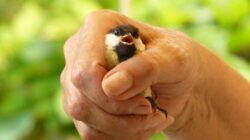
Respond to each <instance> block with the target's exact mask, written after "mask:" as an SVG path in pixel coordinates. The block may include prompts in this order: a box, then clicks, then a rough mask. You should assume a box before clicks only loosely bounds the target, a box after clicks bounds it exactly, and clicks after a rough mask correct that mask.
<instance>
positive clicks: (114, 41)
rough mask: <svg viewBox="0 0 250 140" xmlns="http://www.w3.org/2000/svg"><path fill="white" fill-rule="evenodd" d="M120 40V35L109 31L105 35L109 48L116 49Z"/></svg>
mask: <svg viewBox="0 0 250 140" xmlns="http://www.w3.org/2000/svg"><path fill="white" fill-rule="evenodd" d="M119 42H120V37H118V36H116V35H114V34H112V33H109V34H107V35H106V36H105V44H106V46H107V47H108V49H112V50H114V49H115V46H116V45H118V44H119Z"/></svg>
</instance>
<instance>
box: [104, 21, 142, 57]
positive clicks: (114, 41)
mask: <svg viewBox="0 0 250 140" xmlns="http://www.w3.org/2000/svg"><path fill="white" fill-rule="evenodd" d="M138 38H139V30H138V29H137V28H136V27H134V26H132V25H128V24H125V25H119V26H117V27H115V28H113V29H112V30H111V31H110V32H109V33H108V34H107V35H106V40H105V43H106V45H107V49H109V50H113V51H115V53H117V55H118V57H119V59H120V61H123V60H126V59H128V58H129V57H132V56H133V55H134V54H135V52H136V49H137V48H136V46H135V40H137V39H138Z"/></svg>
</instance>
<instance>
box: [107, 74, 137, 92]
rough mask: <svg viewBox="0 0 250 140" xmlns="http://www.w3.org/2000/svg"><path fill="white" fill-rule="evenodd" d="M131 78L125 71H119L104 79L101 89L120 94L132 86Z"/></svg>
mask: <svg viewBox="0 0 250 140" xmlns="http://www.w3.org/2000/svg"><path fill="white" fill-rule="evenodd" d="M132 83H133V79H132V77H131V76H130V75H129V74H127V73H126V72H123V71H119V72H116V73H114V74H113V75H111V76H109V77H108V78H107V79H105V80H104V81H103V83H102V86H103V90H104V92H105V93H107V94H109V95H114V96H117V95H120V94H121V93H123V92H124V91H126V90H127V89H129V88H130V87H131V86H132Z"/></svg>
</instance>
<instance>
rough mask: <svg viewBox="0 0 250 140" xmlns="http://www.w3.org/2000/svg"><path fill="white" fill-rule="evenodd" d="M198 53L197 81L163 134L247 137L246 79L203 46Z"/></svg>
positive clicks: (185, 139) (187, 138)
mask: <svg viewBox="0 0 250 140" xmlns="http://www.w3.org/2000/svg"><path fill="white" fill-rule="evenodd" d="M198 53H199V54H200V59H199V61H200V63H201V64H202V65H201V67H200V68H199V69H198V73H200V75H198V76H200V77H198V79H199V80H197V84H196V86H195V87H194V88H193V89H192V90H191V91H190V92H192V93H191V96H190V98H189V100H188V101H187V102H186V105H185V107H184V109H183V111H182V113H181V114H180V115H178V116H177V118H176V122H175V123H174V124H173V125H172V126H171V127H170V128H168V129H167V130H166V131H165V132H166V134H167V135H168V136H169V137H170V139H171V140H172V139H173V140H175V139H182V140H200V139H203V140H217V139H220V140H235V139H241V140H245V139H249V137H250V133H249V130H250V109H248V108H249V107H250V85H249V82H248V81H246V80H245V79H243V78H242V77H241V76H240V75H239V74H237V72H235V71H233V70H232V69H231V68H230V67H229V66H227V65H226V64H224V63H223V62H222V61H221V60H220V59H219V58H218V57H217V56H215V55H213V54H212V53H211V52H209V51H208V50H206V49H205V48H203V47H199V48H198Z"/></svg>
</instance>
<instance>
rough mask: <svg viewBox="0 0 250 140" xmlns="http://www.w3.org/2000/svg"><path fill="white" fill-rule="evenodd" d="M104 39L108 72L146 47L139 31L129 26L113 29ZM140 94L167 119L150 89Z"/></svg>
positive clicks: (165, 112)
mask: <svg viewBox="0 0 250 140" xmlns="http://www.w3.org/2000/svg"><path fill="white" fill-rule="evenodd" d="M105 37H106V38H105V44H106V51H105V58H106V62H107V65H108V69H109V70H110V69H112V68H113V67H115V66H116V65H118V64H119V63H121V62H123V61H125V60H127V59H129V58H131V57H133V56H134V55H137V54H140V53H142V52H143V51H145V50H146V46H145V45H144V44H143V42H142V40H141V38H140V36H139V29H138V28H136V27H134V26H132V25H129V24H124V25H119V26H117V27H115V28H113V29H112V30H111V31H110V32H109V33H108V34H106V36H105ZM141 94H142V95H143V96H144V97H145V98H146V99H148V100H149V102H150V103H151V106H152V108H153V109H154V110H156V109H158V110H160V111H162V112H163V113H164V114H165V115H166V117H167V111H165V110H164V109H162V108H160V107H158V106H157V103H156V101H155V99H154V98H153V97H152V90H151V88H150V87H149V88H147V89H146V90H145V91H143V92H142V93H141Z"/></svg>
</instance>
